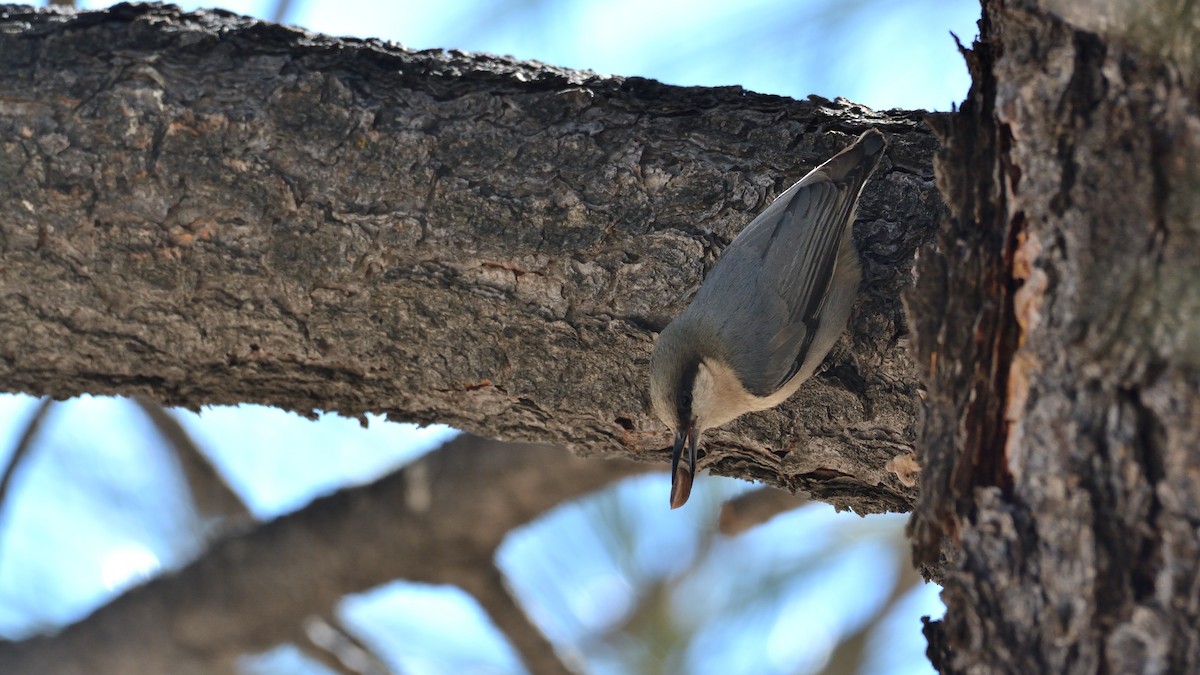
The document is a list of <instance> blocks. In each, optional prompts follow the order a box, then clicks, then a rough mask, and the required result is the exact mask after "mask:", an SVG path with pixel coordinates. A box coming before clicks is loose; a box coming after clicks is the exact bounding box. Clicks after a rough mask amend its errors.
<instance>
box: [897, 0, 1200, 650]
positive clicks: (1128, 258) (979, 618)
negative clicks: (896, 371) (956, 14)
mask: <svg viewBox="0 0 1200 675" xmlns="http://www.w3.org/2000/svg"><path fill="white" fill-rule="evenodd" d="M981 26H982V30H981V38H980V40H979V41H978V42H977V43H976V44H975V45H974V48H973V49H972V50H971V51H970V52H967V53H966V56H967V60H968V63H969V64H970V67H971V70H972V74H973V79H974V86H973V87H972V90H971V93H970V96H969V98H968V100H967V101H966V103H965V104H964V105H963V107H962V110H961V112H960V114H958V115H956V116H953V117H951V118H949V119H947V120H945V122H944V123H943V124H941V125H939V126H940V128H941V130H940V134H941V135H942V137H943V141H944V149H943V150H942V151H941V152H940V154H939V157H938V162H937V168H938V183H939V187H940V189H941V191H942V193H943V195H944V196H945V198H946V200H947V203H948V205H949V206H950V208H951V211H952V214H953V217H952V219H951V221H950V224H949V226H948V227H947V228H945V229H944V230H943V231H942V232H940V233H939V235H938V237H937V241H936V246H935V248H934V250H932V251H929V252H922V253H921V257H920V262H919V263H918V269H917V273H918V275H917V276H918V282H917V284H916V287H915V289H914V291H913V292H912V293H911V294H910V295H909V296H908V310H909V315H910V317H911V318H912V325H913V334H914V343H915V347H914V358H915V359H916V361H917V363H918V364H920V366H921V368H922V369H923V371H924V372H923V379H925V380H926V381H927V382H928V384H929V401H930V406H931V411H930V415H929V417H928V419H927V423H926V425H925V427H924V431H923V435H922V441H921V453H922V454H921V458H922V462H923V464H924V473H923V476H922V486H921V497H920V505H919V508H918V510H917V511H916V513H915V515H914V519H913V523H912V532H913V534H914V535H915V541H914V547H915V552H916V556H917V558H918V560H920V561H923V562H925V563H927V564H935V563H937V561H938V559H939V557H940V556H944V557H945V558H946V559H948V560H947V562H946V563H945V568H944V576H943V578H942V581H943V583H944V585H945V591H944V593H943V598H944V600H945V602H946V606H947V612H946V616H945V619H944V620H942V621H940V622H933V623H931V624H930V625H929V626H928V627H927V629H926V634H927V635H928V637H929V639H930V656H931V657H932V659H933V662H934V665H935V666H936V667H937V668H938V669H939V670H940V671H941V672H945V673H950V672H971V673H987V672H1008V673H1011V672H1027V673H1096V672H1107V673H1130V672H1147V673H1168V672H1169V673H1194V672H1200V581H1198V580H1200V538H1198V530H1197V524H1198V523H1200V395H1198V394H1200V379H1198V370H1197V366H1200V253H1198V251H1200V105H1198V103H1200V96H1198V91H1200V88H1198V86H1197V83H1198V75H1200V67H1198V63H1200V61H1198V58H1200V47H1198V45H1200V3H1196V2H1175V1H1170V2H1167V1H1160V2H1149V3H1119V2H1118V3H1114V2H1101V1H1097V2H1049V1H1047V2H1042V3H1038V2H1034V1H1031V0H1024V1H1020V0H1018V1H1011V0H1010V1H1004V2H1001V1H1000V0H992V1H989V2H985V3H984V18H983V21H982V24H981Z"/></svg>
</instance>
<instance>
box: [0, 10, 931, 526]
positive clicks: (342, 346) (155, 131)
mask: <svg viewBox="0 0 1200 675" xmlns="http://www.w3.org/2000/svg"><path fill="white" fill-rule="evenodd" d="M0 70H2V71H3V72H4V73H5V77H4V78H2V79H0V204H2V205H3V208H2V209H0V280H2V281H0V284H2V286H0V382H3V383H4V387H5V389H6V390H8V391H24V392H28V393H33V394H50V395H53V396H56V397H67V396H72V395H76V394H80V393H84V392H87V393H93V394H125V395H141V396H145V397H147V398H150V399H153V400H157V401H160V402H163V403H167V404H171V405H178V406H185V407H188V408H193V409H194V408H198V407H200V406H202V405H210V404H233V403H242V402H255V403H264V404H269V405H273V406H277V407H280V408H284V409H289V410H296V411H300V412H304V413H310V412H311V411H313V410H327V411H336V412H339V413H342V414H345V415H351V416H358V415H362V414H363V413H366V412H382V413H386V414H387V415H388V416H389V417H390V418H392V419H395V420H400V421H413V422H422V423H428V422H444V423H448V424H451V425H454V426H457V427H460V428H464V429H468V430H471V431H473V432H476V433H478V434H481V435H484V436H487V437H490V438H500V439H509V440H524V441H536V442H541V443H554V444H559V445H564V446H567V447H569V448H571V449H573V450H574V451H576V452H578V453H581V454H588V455H605V456H625V457H634V458H641V459H646V458H651V459H655V460H662V459H665V458H666V457H667V455H668V452H669V450H668V445H669V441H670V439H669V435H668V433H667V430H666V429H665V428H664V427H663V426H662V425H661V424H659V423H658V422H657V421H656V420H654V419H653V416H652V415H651V414H649V412H648V408H647V394H646V388H647V384H646V381H647V368H648V356H649V352H650V347H651V345H652V343H653V339H654V335H655V331H656V330H658V329H659V328H661V327H662V326H664V325H665V324H666V323H667V321H668V320H669V319H671V318H672V317H673V316H674V315H675V314H676V313H677V312H678V311H679V310H680V309H681V308H682V307H683V306H684V304H685V303H686V301H687V300H688V298H689V296H690V294H691V293H692V292H694V290H695V289H696V288H697V287H698V285H699V283H700V280H701V279H702V277H703V274H704V271H705V269H706V268H707V267H708V266H710V265H711V263H712V261H713V260H714V258H715V256H716V254H717V253H718V252H719V250H720V249H721V248H722V247H723V246H724V245H725V244H726V243H728V242H729V241H730V240H731V239H732V237H733V236H734V235H735V234H736V233H737V232H738V231H739V230H740V228H741V227H743V226H744V225H745V224H746V223H747V222H748V221H749V220H750V218H751V217H753V215H754V214H755V213H757V212H758V211H759V210H761V209H762V208H763V207H764V206H765V205H766V204H767V203H768V202H769V200H770V199H772V198H773V197H774V196H775V195H777V194H779V193H780V192H781V191H782V190H783V189H785V188H786V187H788V186H789V185H790V184H791V182H792V181H794V180H796V179H797V178H799V177H800V176H801V175H803V173H804V172H805V171H806V170H807V169H808V168H811V167H812V166H813V165H815V164H816V163H818V162H820V161H822V160H823V159H825V158H827V157H828V156H829V155H831V154H833V153H834V152H835V151H837V150H838V149H840V148H841V147H843V146H844V145H845V144H846V143H847V142H848V141H849V139H850V138H852V136H853V135H855V134H858V133H859V132H860V131H862V130H863V129H865V128H866V127H868V126H873V127H877V128H880V129H882V130H883V131H884V132H885V133H886V134H887V135H888V138H889V140H890V141H891V144H892V145H891V148H890V149H889V151H888V159H887V160H885V163H884V165H883V167H882V168H881V170H880V171H879V172H878V174H877V176H878V178H877V179H875V180H873V181H872V182H871V184H870V185H868V187H867V191H866V194H865V196H864V198H863V200H862V207H861V209H860V219H859V223H858V224H857V226H856V239H857V242H858V245H859V247H860V249H861V251H862V254H863V257H864V260H865V267H866V269H865V282H864V287H863V292H862V294H861V299H860V301H859V303H858V305H857V308H856V311H855V314H854V316H853V318H852V319H851V330H850V331H849V334H848V335H847V336H846V337H844V338H843V341H842V344H841V347H839V348H838V349H837V350H836V351H835V353H834V354H833V355H832V356H831V357H830V359H829V360H828V362H827V368H826V370H825V371H824V372H823V373H822V374H821V375H820V376H818V377H816V378H815V379H814V380H813V381H812V382H811V383H809V384H806V385H805V387H804V388H803V390H802V392H801V393H800V394H799V395H798V396H796V397H794V398H793V400H792V402H791V403H790V404H788V405H787V406H784V407H782V408H781V409H779V410H775V411H771V412H767V413H761V414H757V415H753V416H748V417H746V418H744V419H743V420H742V421H741V422H739V423H737V424H733V425H730V426H729V427H728V428H726V429H722V430H720V431H718V432H716V433H712V434H709V435H707V437H706V443H705V446H704V451H705V453H706V457H705V459H704V460H703V461H702V462H701V464H702V466H704V467H705V468H709V469H712V470H715V471H717V472H719V473H724V474H728V475H736V476H742V477H745V478H753V479H759V480H763V481H766V482H768V483H771V484H774V485H777V486H781V487H785V488H789V489H792V490H796V489H802V490H805V491H808V492H811V493H812V494H813V495H814V496H815V497H817V498H820V499H824V500H826V501H830V502H832V503H834V504H835V505H838V506H839V507H843V508H853V509H855V510H857V511H860V512H874V511H884V510H903V509H908V508H910V507H911V506H912V504H913V503H914V501H915V499H916V487H915V479H914V477H913V476H912V475H910V474H912V473H913V472H912V471H911V470H910V467H912V466H913V462H912V459H911V458H912V453H913V451H914V441H915V438H916V430H917V420H918V419H919V416H920V415H919V409H920V406H921V403H920V400H919V397H918V391H919V384H918V382H917V380H916V377H915V369H914V368H913V366H912V362H911V360H910V359H909V357H908V355H907V351H906V348H905V346H904V344H903V343H902V342H900V341H899V340H898V338H899V337H900V336H902V335H903V334H904V333H905V331H906V328H905V325H904V319H903V312H902V308H901V304H900V300H899V297H900V292H901V290H902V288H903V287H905V286H906V285H907V283H908V281H909V279H910V278H911V261H912V257H913V253H914V251H915V250H916V248H917V246H918V245H920V244H921V243H922V242H924V241H927V240H928V237H929V236H931V233H932V231H933V229H934V227H935V225H936V223H937V221H938V217H939V213H940V209H941V205H940V201H939V198H938V197H937V194H936V191H935V189H934V187H933V179H932V176H933V174H932V165H931V163H932V155H933V150H934V148H935V140H934V138H933V135H932V134H931V133H930V131H929V129H928V128H927V127H926V126H925V125H924V124H922V122H921V119H922V116H923V114H922V113H919V112H905V111H890V112H888V113H886V114H880V113H875V112H872V111H869V110H866V109H864V108H862V107H860V106H856V105H854V104H851V103H849V102H846V101H841V100H839V101H837V102H830V101H826V100H823V99H816V98H814V99H811V100H809V101H803V102H797V101H792V100H789V99H784V98H780V97H775V96H761V95H755V94H751V93H748V92H745V91H743V90H741V89H740V88H722V89H702V88H678V87H668V86H663V85H660V84H657V83H655V82H651V81H647V80H643V79H638V78H627V79H626V78H604V77H600V76H597V75H595V74H592V73H586V72H573V71H567V70H561V69H556V68H552V67H549V66H544V65H541V64H526V63H519V62H514V61H510V60H506V59H500V58H495V57H490V56H483V55H468V54H462V53H457V52H450V53H444V52H440V51H430V52H421V53H414V52H410V51H406V50H403V49H400V48H398V47H395V46H393V45H388V44H383V43H380V42H377V41H359V40H338V39H333V38H326V37H322V36H317V35H312V34H309V33H303V32H300V31H296V30H293V29H288V28H283V27H279V26H273V25H270V24H265V23H261V22H256V21H252V20H248V19H243V18H239V17H234V16H231V15H229V14H227V13H224V12H215V11H214V12H201V13H197V14H180V13H179V12H178V11H177V10H176V9H174V8H171V7H149V6H130V5H120V6H116V7H114V8H111V9H109V10H106V11H100V12H86V13H81V14H78V15H58V14H54V13H48V12H45V11H41V10H33V9H30V8H21V7H13V6H7V7H6V8H4V9H0ZM893 459H898V460H899V461H898V462H896V463H893V464H892V465H889V466H892V467H900V468H899V469H895V470H889V469H888V468H885V465H888V462H889V461H891V460H893ZM664 501H665V497H664Z"/></svg>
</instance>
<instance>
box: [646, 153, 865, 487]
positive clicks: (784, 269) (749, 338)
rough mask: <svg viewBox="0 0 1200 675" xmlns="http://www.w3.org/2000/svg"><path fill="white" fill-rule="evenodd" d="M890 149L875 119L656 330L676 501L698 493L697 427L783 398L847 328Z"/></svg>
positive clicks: (792, 191) (661, 414)
mask: <svg viewBox="0 0 1200 675" xmlns="http://www.w3.org/2000/svg"><path fill="white" fill-rule="evenodd" d="M886 148H887V140H886V139H885V138H884V136H883V134H882V133H880V132H879V131H878V130H875V129H870V130H868V131H866V132H865V133H863V134H862V135H861V136H859V137H858V139H857V140H855V141H854V142H853V143H851V144H850V145H849V146H847V147H846V148H845V149H843V150H842V151H841V152H839V153H837V154H836V155H834V156H833V157H831V158H829V159H828V160H827V161H825V162H824V163H823V164H821V165H820V166H818V167H817V168H815V169H813V170H812V171H810V172H809V173H808V174H807V175H806V176H804V177H803V178H801V179H800V180H799V181H797V182H796V183H795V184H794V185H792V186H791V187H790V188H788V189H787V191H785V192H784V193H783V194H782V195H780V196H779V198H777V199H776V200H775V201H773V202H771V204H770V205H769V206H767V208H766V209H764V210H763V212H762V213H760V214H759V215H758V216H757V217H755V218H754V220H752V221H751V222H750V224H749V225H747V226H746V227H745V228H744V229H743V230H742V231H741V233H739V234H738V236H737V237H735V238H734V240H733V241H732V242H731V243H730V244H729V246H728V247H726V248H725V250H724V251H723V252H722V253H721V256H720V257H719V258H718V259H717V262H716V264H714V265H713V268H712V270H711V271H710V272H709V273H708V275H707V276H706V277H705V279H704V281H703V282H702V283H701V285H700V289H699V290H698V291H697V292H696V296H695V298H693V299H692V301H691V303H689V304H688V306H687V307H686V308H685V309H684V310H683V312H681V313H680V314H679V316H677V317H676V318H675V319H674V320H673V321H671V322H670V323H669V324H668V325H667V326H666V328H664V329H663V330H662V332H661V333H659V335H658V339H657V340H656V341H655V344H654V351H653V353H652V354H651V357H650V402H651V407H652V408H653V411H654V413H655V415H656V416H657V417H658V418H659V420H661V421H662V422H663V424H665V425H666V426H667V427H669V428H670V429H671V430H672V431H673V432H674V434H675V443H674V447H673V448H672V450H671V494H670V504H671V508H672V509H676V508H679V507H680V506H683V505H684V504H685V503H686V502H687V500H688V497H689V496H690V495H691V490H692V480H693V477H694V476H695V473H696V449H697V444H698V442H699V439H700V437H701V435H703V434H704V432H705V431H707V430H708V429H713V428H716V427H719V426H721V425H723V424H726V423H728V422H730V421H732V420H733V419H735V418H737V417H740V416H741V415H743V414H745V413H748V412H752V411H756V410H766V409H768V408H772V407H774V406H777V405H779V404H780V403H783V402H784V401H786V400H787V399H788V398H789V397H791V395H792V394H794V393H796V390H797V389H799V387H800V385H801V384H802V383H803V382H804V381H805V380H807V379H808V378H809V377H811V376H812V374H813V372H814V371H816V369H817V366H819V365H820V363H821V361H822V360H824V358H825V356H826V354H828V353H829V350H830V349H832V348H833V345H834V343H835V342H837V339H838V337H839V336H840V335H841V334H842V331H843V330H845V328H846V322H847V320H848V319H849V318H850V308H851V306H853V304H854V299H855V297H856V295H857V293H858V286H859V282H860V280H861V278H862V271H861V270H862V268H861V265H860V263H859V258H858V252H857V251H856V250H855V248H854V242H853V240H852V237H851V234H852V228H853V222H854V213H855V210H856V208H857V206H858V199H859V196H860V194H861V193H862V190H863V186H864V185H866V183H867V179H868V178H870V176H871V174H872V173H873V172H874V171H875V168H876V167H877V166H878V165H879V162H880V160H881V159H882V157H883V154H884V151H885V150H886ZM685 450H686V451H687V462H686V463H683V462H681V459H682V456H683V452H684V451H685Z"/></svg>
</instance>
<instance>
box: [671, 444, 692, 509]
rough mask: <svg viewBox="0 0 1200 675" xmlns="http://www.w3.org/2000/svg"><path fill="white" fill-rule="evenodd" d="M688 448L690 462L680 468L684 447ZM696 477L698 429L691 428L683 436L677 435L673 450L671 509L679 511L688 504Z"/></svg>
mask: <svg viewBox="0 0 1200 675" xmlns="http://www.w3.org/2000/svg"><path fill="white" fill-rule="evenodd" d="M685 445H686V446H687V451H688V462H687V464H686V465H684V466H680V464H679V460H680V457H681V455H683V447H684V446H685ZM695 475H696V428H695V427H691V426H689V427H688V428H687V432H686V433H684V434H683V435H682V436H680V435H678V434H676V436H675V447H674V448H672V449H671V508H672V509H677V508H679V507H681V506H683V505H684V504H686V503H687V500H688V497H690V496H691V495H692V478H693V477H694V476H695Z"/></svg>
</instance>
